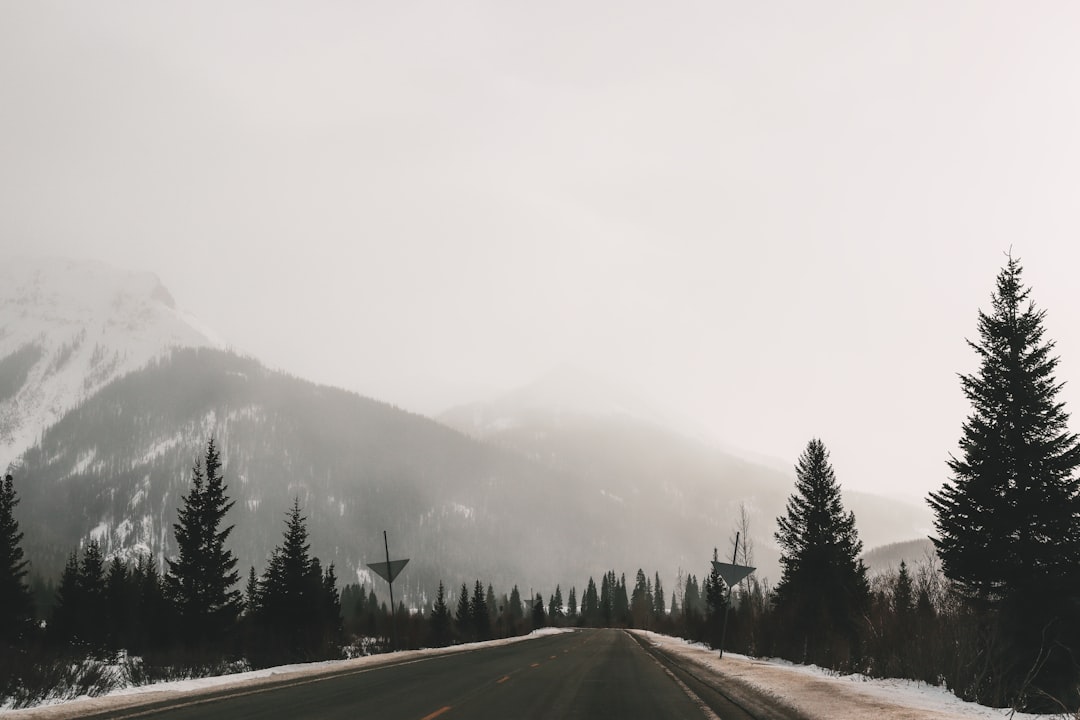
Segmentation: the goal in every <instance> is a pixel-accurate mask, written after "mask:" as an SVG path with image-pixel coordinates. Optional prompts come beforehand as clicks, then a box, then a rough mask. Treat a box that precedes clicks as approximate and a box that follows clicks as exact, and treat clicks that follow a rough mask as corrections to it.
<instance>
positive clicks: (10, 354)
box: [0, 258, 222, 461]
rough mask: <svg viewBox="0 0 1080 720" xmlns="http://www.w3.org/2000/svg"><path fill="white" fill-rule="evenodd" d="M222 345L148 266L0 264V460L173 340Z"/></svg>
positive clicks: (15, 453) (41, 262) (17, 261)
mask: <svg viewBox="0 0 1080 720" xmlns="http://www.w3.org/2000/svg"><path fill="white" fill-rule="evenodd" d="M207 346H209V347H221V346H222V343H221V342H220V341H219V340H217V339H216V338H215V337H214V336H213V335H212V333H210V332H209V331H207V330H206V329H204V328H202V327H201V326H200V324H199V323H198V322H197V321H196V320H195V319H194V318H193V317H191V316H190V315H187V314H185V313H183V312H182V311H180V310H178V309H177V307H176V304H175V302H174V301H173V298H172V296H171V295H170V294H169V291H168V290H167V289H166V288H165V287H164V286H163V285H162V284H161V281H160V280H158V278H157V277H156V276H155V275H153V274H151V273H135V272H126V271H121V270H117V269H114V268H111V267H109V266H107V265H104V264H101V263H97V262H92V261H73V260H58V259H29V258H8V259H5V260H4V261H3V262H2V263H0V453H2V454H0V458H7V460H8V461H11V460H13V459H14V458H15V457H16V456H18V455H20V454H21V453H22V452H23V451H25V450H26V448H28V447H29V446H30V445H31V444H32V443H33V442H34V441H36V440H37V439H38V438H39V437H40V436H41V432H42V431H43V430H44V429H45V428H46V427H48V426H49V425H51V424H53V423H54V422H56V421H57V420H59V419H60V418H61V417H62V416H63V415H64V413H66V412H67V411H68V410H71V409H72V408H73V407H75V406H76V405H77V404H78V403H80V402H82V401H83V400H85V399H86V398H88V397H90V396H92V395H93V394H94V393H95V392H97V391H98V390H99V389H100V388H102V387H104V386H105V385H106V384H107V383H109V382H110V381H112V380H114V379H116V378H117V377H120V376H121V375H124V374H125V373H128V372H131V371H132V370H136V369H138V368H141V367H144V366H145V365H146V364H147V363H148V362H149V361H150V360H152V359H154V358H156V357H160V356H161V355H162V354H163V353H164V352H166V351H167V350H169V349H170V348H174V347H207Z"/></svg>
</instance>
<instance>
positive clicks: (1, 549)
mask: <svg viewBox="0 0 1080 720" xmlns="http://www.w3.org/2000/svg"><path fill="white" fill-rule="evenodd" d="M18 504H19V499H18V497H17V496H16V495H15V482H14V479H13V478H12V477H11V475H7V476H5V477H4V482H3V484H2V485H0V608H3V611H2V612H0V647H3V646H4V645H15V644H17V643H19V642H21V641H22V640H23V639H24V638H25V637H26V635H27V633H28V632H29V630H30V621H31V620H32V619H33V614H34V612H33V603H32V601H31V596H30V586H29V585H27V584H26V574H27V566H28V565H29V562H28V561H27V560H25V559H24V558H23V550H22V546H21V545H20V543H22V539H23V534H22V533H21V532H19V523H18V521H17V520H15V513H14V511H15V506H16V505H18Z"/></svg>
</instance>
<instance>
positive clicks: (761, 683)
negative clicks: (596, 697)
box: [630, 630, 1048, 720]
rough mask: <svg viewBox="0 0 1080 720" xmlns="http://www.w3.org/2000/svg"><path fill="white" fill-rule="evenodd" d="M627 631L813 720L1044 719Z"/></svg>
mask: <svg viewBox="0 0 1080 720" xmlns="http://www.w3.org/2000/svg"><path fill="white" fill-rule="evenodd" d="M630 632H632V633H634V634H636V635H638V636H639V637H641V638H643V639H645V640H647V641H648V642H650V643H651V644H652V645H654V646H656V647H658V648H660V649H662V650H663V651H664V652H667V653H669V654H671V655H675V656H677V657H679V658H680V659H682V660H683V661H686V662H688V663H692V664H694V665H696V666H697V667H699V668H702V669H704V670H706V671H707V672H709V673H711V674H713V675H716V676H719V677H722V678H724V679H726V680H732V681H735V682H737V683H741V684H743V685H744V686H748V687H750V688H753V689H754V690H756V691H757V692H759V693H762V694H764V695H768V696H771V697H774V698H776V699H778V700H779V701H780V702H781V703H783V704H784V705H787V706H788V707H791V708H795V709H797V710H799V712H801V713H802V714H803V715H806V716H808V717H810V718H814V719H815V720H817V719H818V718H821V720H863V719H864V718H868V717H873V718H874V720H971V719H972V718H980V719H982V720H1004V719H1005V718H1015V720H1047V717H1048V716H1046V715H1033V714H1028V713H1016V714H1012V713H1011V711H1010V710H1007V709H996V708H988V707H984V706H982V705H977V704H975V703H970V702H965V701H963V700H961V699H959V698H957V697H956V696H955V695H953V694H952V693H950V692H949V691H948V690H946V689H945V688H940V687H936V686H934V685H927V684H925V683H920V682H916V681H914V680H898V679H874V678H868V677H866V676H864V675H837V674H834V673H831V672H830V671H828V670H824V669H822V668H820V667H817V666H815V665H794V664H792V663H789V662H787V661H785V660H777V659H771V660H758V659H755V658H749V657H746V656H745V655H737V654H733V653H724V658H723V660H721V659H720V656H719V654H718V653H717V652H716V651H715V650H711V649H709V648H707V647H705V646H704V645H700V644H691V643H688V642H686V641H685V640H683V639H681V638H675V637H670V636H668V635H659V634H657V633H654V632H649V631H646V630H631V631H630Z"/></svg>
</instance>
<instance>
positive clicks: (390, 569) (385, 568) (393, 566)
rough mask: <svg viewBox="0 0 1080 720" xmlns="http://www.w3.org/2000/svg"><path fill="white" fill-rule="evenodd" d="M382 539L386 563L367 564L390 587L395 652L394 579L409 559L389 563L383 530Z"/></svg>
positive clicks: (392, 635) (387, 547) (388, 550)
mask: <svg viewBox="0 0 1080 720" xmlns="http://www.w3.org/2000/svg"><path fill="white" fill-rule="evenodd" d="M382 537H383V547H384V548H385V549H386V562H384V563H381V562H377V563H368V567H369V568H371V569H372V570H373V571H374V572H375V574H376V575H378V576H379V577H381V578H382V579H383V580H385V581H386V582H387V583H388V584H389V585H390V633H391V637H392V638H393V643H394V644H393V649H394V650H397V607H396V606H395V605H394V578H396V577H397V576H398V575H399V574H400V573H401V571H402V570H404V569H405V566H406V565H408V564H409V558H405V559H404V560H394V561H393V562H391V561H390V541H389V540H387V539H386V531H385V530H383V534H382Z"/></svg>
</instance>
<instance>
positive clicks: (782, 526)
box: [776, 438, 869, 667]
mask: <svg viewBox="0 0 1080 720" xmlns="http://www.w3.org/2000/svg"><path fill="white" fill-rule="evenodd" d="M795 477H796V480H795V492H794V493H793V494H792V495H791V496H790V497H789V498H788V502H787V512H786V513H785V514H784V515H783V516H781V517H779V518H777V521H776V522H777V524H778V526H779V528H778V530H777V531H776V541H777V542H778V543H779V544H780V548H781V556H780V564H781V568H782V572H781V577H780V582H779V583H778V584H777V586H776V598H777V609H778V610H779V617H780V621H781V622H782V623H784V625H786V627H785V630H787V632H788V637H789V638H791V640H792V641H793V642H794V644H793V645H791V646H789V648H788V654H790V655H795V656H796V658H797V659H800V660H802V659H805V660H811V661H813V662H818V663H820V664H825V665H828V666H833V667H838V666H850V664H851V663H852V661H853V659H854V656H855V655H856V654H857V651H858V638H857V635H856V626H857V618H858V617H859V616H860V615H861V613H862V611H863V610H864V609H865V607H866V604H867V602H868V599H869V585H868V583H867V580H866V566H865V565H863V563H862V561H861V560H859V559H858V557H859V553H860V552H861V551H862V542H861V541H860V540H859V536H858V532H857V531H856V530H855V515H854V513H851V512H845V511H844V506H843V503H842V501H841V497H840V485H839V484H838V483H837V481H836V475H835V473H834V472H833V469H832V465H831V464H830V463H829V451H828V450H826V449H825V444H824V443H823V442H821V440H819V439H817V438H815V439H813V440H811V441H810V442H809V443H807V445H806V449H805V450H804V451H803V453H802V455H800V456H799V461H798V464H797V465H796V466H795Z"/></svg>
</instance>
